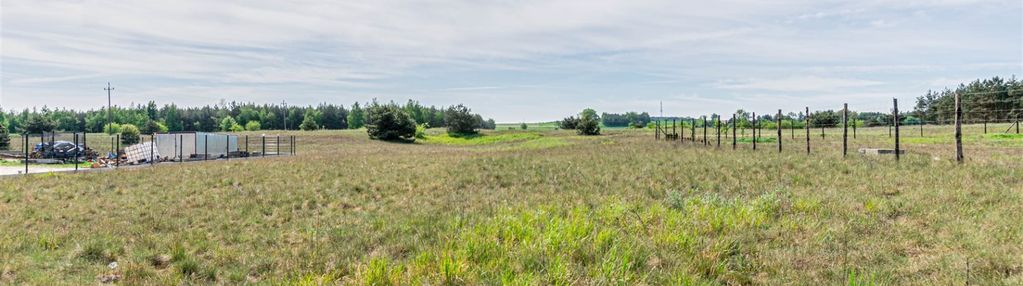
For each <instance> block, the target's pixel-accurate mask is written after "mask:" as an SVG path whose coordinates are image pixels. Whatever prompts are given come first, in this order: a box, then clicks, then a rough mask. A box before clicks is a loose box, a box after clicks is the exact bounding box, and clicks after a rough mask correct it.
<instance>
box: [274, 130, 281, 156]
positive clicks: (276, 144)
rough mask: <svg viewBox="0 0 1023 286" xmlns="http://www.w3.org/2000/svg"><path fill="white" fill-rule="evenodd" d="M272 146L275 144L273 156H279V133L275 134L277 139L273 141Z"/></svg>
mask: <svg viewBox="0 0 1023 286" xmlns="http://www.w3.org/2000/svg"><path fill="white" fill-rule="evenodd" d="M274 146H277V147H275V148H274V149H275V150H276V151H274V156H280V155H281V135H277V141H274Z"/></svg>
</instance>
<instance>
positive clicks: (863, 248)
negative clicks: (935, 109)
mask: <svg viewBox="0 0 1023 286" xmlns="http://www.w3.org/2000/svg"><path fill="white" fill-rule="evenodd" d="M980 128H981V127H980V126H967V127H966V128H965V130H966V135H965V136H964V141H965V142H966V146H965V149H966V156H967V162H966V164H964V165H959V166H957V164H956V163H955V162H953V161H952V160H951V159H952V158H953V154H954V149H953V146H952V145H950V144H949V142H951V136H950V135H951V133H950V129H949V128H948V127H947V126H945V127H938V126H928V127H925V130H924V131H925V132H924V133H925V136H924V137H920V136H919V134H918V133H917V132H918V131H917V129H916V127H906V128H904V129H903V130H902V131H903V134H902V135H903V136H902V139H903V146H904V148H905V149H907V150H908V152H909V153H908V154H907V155H906V156H904V157H903V159H902V161H901V162H895V161H894V160H893V158H890V157H864V156H860V155H858V154H856V149H857V148H860V147H889V148H890V147H891V146H892V144H891V139H890V138H889V137H888V129H887V128H870V129H860V130H858V134H857V138H856V139H851V138H850V144H849V145H850V154H849V156H848V157H847V158H845V159H843V158H842V155H841V149H840V148H841V137H840V136H841V135H840V134H841V133H840V132H841V130H836V129H829V130H826V132H827V134H826V136H825V138H824V139H821V138H820V130H819V129H814V130H811V135H812V136H811V144H812V146H811V148H812V154H810V155H806V154H805V145H804V144H805V131H803V130H796V131H795V137H796V139H791V136H792V135H791V132H790V131H789V130H784V132H783V140H782V143H783V147H784V151H783V152H781V153H779V152H777V145H775V143H774V142H759V143H758V150H757V151H752V150H751V142H752V140H750V139H747V140H743V142H741V143H740V146H739V150H735V151H733V150H731V145H730V144H731V141H730V140H726V139H725V138H724V137H722V142H721V147H720V149H718V148H714V147H705V146H703V145H702V144H699V145H697V144H693V143H691V142H687V143H677V142H664V141H654V140H653V133H652V131H651V130H635V129H622V130H609V131H606V132H605V134H604V135H601V136H595V137H581V136H576V135H575V133H574V132H572V131H539V132H536V131H528V130H527V131H525V132H523V131H508V130H505V129H507V128H501V127H499V131H496V132H488V133H485V134H484V135H483V136H480V137H476V138H452V137H449V136H446V135H443V134H442V133H441V132H439V130H431V132H430V134H431V135H430V136H428V137H427V138H426V139H425V140H418V143H416V144H397V143H382V142H376V141H371V140H368V139H367V138H366V134H365V132H364V131H358V130H355V131H318V132H294V133H284V134H285V135H298V136H299V142H300V143H299V145H298V146H299V151H298V155H296V156H293V157H281V158H279V159H274V160H238V161H227V162H225V161H216V162H203V163H194V164H183V165H182V164H163V165H158V166H156V167H153V168H133V169H122V170H117V171H111V172H97V173H84V174H67V173H54V174H46V175H33V176H22V177H9V178H4V179H0V217H2V218H3V219H2V220H0V229H2V230H3V231H0V284H39V285H57V284H95V283H97V281H100V280H101V279H110V278H111V277H117V278H118V280H117V281H118V282H119V283H124V284H181V283H182V282H186V283H198V284H212V283H223V284H239V283H244V282H250V283H266V284H278V283H280V284H307V285H316V284H376V285H387V284H395V285H405V284H518V285H538V284H626V285H629V284H643V283H646V284H707V285H716V284H732V285H735V284H763V285H778V284H808V285H821V284H853V285H863V284H888V285H901V284H918V285H931V284H938V285H947V284H966V283H969V284H986V285H991V284H994V285H998V284H1005V285H1019V284H1023V243H1021V242H1023V222H1021V221H1020V217H1023V137H1021V136H1018V135H994V134H987V135H984V134H981V133H982V130H981V129H980ZM1005 128H1007V125H1005V126H1002V125H997V126H996V125H994V124H992V125H991V126H989V129H990V130H991V131H992V132H1001V131H1003V130H1005ZM531 129H532V128H531ZM850 132H851V130H850ZM697 133H698V134H701V135H702V130H698V131H697ZM708 134H711V138H710V141H709V142H710V143H711V144H712V146H713V145H714V144H715V143H716V140H715V139H716V137H714V134H715V133H714V131H713V130H710V131H709V132H708ZM745 134H746V135H747V136H748V135H750V134H751V133H750V132H749V130H746V132H745ZM688 136H689V134H688V133H687V134H686V137H687V138H688ZM764 136H765V137H772V138H773V137H775V136H776V131H775V130H765V132H764ZM850 136H851V135H850ZM12 141H14V140H12ZM115 261H116V262H117V263H118V266H117V267H116V268H114V269H111V268H110V267H108V265H109V264H110V263H111V262H115Z"/></svg>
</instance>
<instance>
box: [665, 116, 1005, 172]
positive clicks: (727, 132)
mask: <svg viewBox="0 0 1023 286" xmlns="http://www.w3.org/2000/svg"><path fill="white" fill-rule="evenodd" d="M895 104H897V103H895ZM894 107H895V108H893V113H892V115H890V116H889V118H888V119H887V120H886V122H883V123H882V124H872V126H869V127H865V126H863V124H862V123H864V121H862V120H853V118H851V117H850V116H849V114H850V113H849V112H848V109H847V107H846V108H843V109H841V110H839V112H838V113H839V116H840V120H839V122H838V123H837V124H822V123H818V122H815V119H817V118H814V115H813V113H811V111H810V109H809V108H806V109H805V111H803V110H800V112H801V113H802V112H805V113H803V114H810V115H809V116H805V115H803V116H801V118H789V119H785V121H783V118H786V116H785V115H783V114H782V111H781V110H778V111H777V113H776V114H777V115H776V116H775V115H774V114H772V116H770V120H764V119H765V118H764V117H763V114H762V113H761V118H758V117H757V113H752V114H751V115H747V116H742V115H734V114H733V116H731V117H730V118H727V117H722V116H716V117H715V116H713V115H712V116H698V117H696V118H688V119H686V120H670V121H655V122H654V124H655V126H654V128H655V132H654V138H655V140H664V141H673V142H678V143H692V144H695V145H700V146H711V147H718V148H732V149H739V148H747V149H752V150H758V149H759V150H764V149H777V151H778V152H805V153H808V154H809V153H825V152H836V151H837V152H841V154H842V155H843V156H846V155H848V154H850V153H864V154H892V155H895V158H896V159H898V158H899V155H902V154H905V152H906V151H907V149H910V150H912V151H913V152H914V153H920V154H928V155H933V156H934V157H935V158H941V157H946V158H957V159H958V158H959V157H961V156H962V154H963V153H966V154H977V155H980V154H984V155H985V156H986V155H991V156H994V157H1000V156H1017V155H1023V135H1020V129H1021V128H1023V126H1021V122H1023V120H1021V119H1020V118H1019V117H1016V116H1001V117H992V118H997V119H991V118H983V119H978V118H977V117H979V116H977V114H978V112H974V113H972V114H973V116H974V119H968V118H970V116H969V115H970V114H971V113H966V112H963V113H961V115H960V116H959V117H958V118H959V120H958V123H959V124H960V125H959V126H962V127H960V128H957V125H956V123H957V121H956V119H955V118H952V119H949V120H915V121H907V118H905V116H904V115H905V114H900V113H898V112H897V105H896V106H894ZM1011 111H1015V109H1013V110H1011ZM992 114H993V113H992ZM1003 115H1008V114H1003ZM907 123H910V124H909V125H906V124H907ZM963 124H966V125H963ZM957 129H958V131H957ZM957 132H958V138H957ZM957 148H962V149H965V151H963V150H962V149H960V150H959V151H957V150H956V149H957Z"/></svg>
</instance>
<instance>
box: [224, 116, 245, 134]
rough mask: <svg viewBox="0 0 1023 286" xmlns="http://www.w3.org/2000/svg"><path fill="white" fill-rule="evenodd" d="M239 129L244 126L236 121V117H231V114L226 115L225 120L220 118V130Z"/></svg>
mask: <svg viewBox="0 0 1023 286" xmlns="http://www.w3.org/2000/svg"><path fill="white" fill-rule="evenodd" d="M239 129H242V126H241V125H239V124H238V121H235V120H234V118H231V117H230V116H228V117H224V119H223V120H220V131H235V130H239Z"/></svg>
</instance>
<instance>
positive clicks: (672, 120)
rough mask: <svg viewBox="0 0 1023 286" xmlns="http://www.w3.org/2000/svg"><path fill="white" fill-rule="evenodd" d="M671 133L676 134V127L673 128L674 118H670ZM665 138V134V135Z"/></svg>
mask: <svg viewBox="0 0 1023 286" xmlns="http://www.w3.org/2000/svg"><path fill="white" fill-rule="evenodd" d="M671 135H678V129H675V118H672V119H671ZM665 139H667V136H665Z"/></svg>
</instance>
